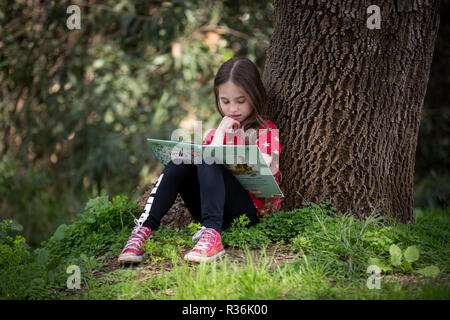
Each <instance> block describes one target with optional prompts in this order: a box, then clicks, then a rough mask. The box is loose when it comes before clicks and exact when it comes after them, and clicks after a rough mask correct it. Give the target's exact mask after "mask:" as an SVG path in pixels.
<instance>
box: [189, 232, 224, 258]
mask: <svg viewBox="0 0 450 320" xmlns="http://www.w3.org/2000/svg"><path fill="white" fill-rule="evenodd" d="M196 239H200V240H198V242H197V244H196V245H195V247H194V248H193V249H192V250H191V251H189V252H188V253H187V254H186V255H185V256H184V260H186V261H188V262H189V261H192V262H203V261H205V262H209V261H212V260H214V259H217V258H218V257H220V256H221V255H223V254H224V253H225V250H224V248H223V245H222V241H220V233H218V232H217V231H216V230H214V229H212V228H206V227H201V228H200V231H198V232H197V233H196V234H194V236H193V237H192V240H193V241H195V240H196Z"/></svg>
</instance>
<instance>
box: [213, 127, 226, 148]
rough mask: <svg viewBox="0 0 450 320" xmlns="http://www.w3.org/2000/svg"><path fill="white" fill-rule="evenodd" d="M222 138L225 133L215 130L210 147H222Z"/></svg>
mask: <svg viewBox="0 0 450 320" xmlns="http://www.w3.org/2000/svg"><path fill="white" fill-rule="evenodd" d="M224 137H225V131H223V130H222V129H217V130H216V131H215V132H214V138H213V140H212V141H211V143H210V145H212V146H221V145H223V139H224Z"/></svg>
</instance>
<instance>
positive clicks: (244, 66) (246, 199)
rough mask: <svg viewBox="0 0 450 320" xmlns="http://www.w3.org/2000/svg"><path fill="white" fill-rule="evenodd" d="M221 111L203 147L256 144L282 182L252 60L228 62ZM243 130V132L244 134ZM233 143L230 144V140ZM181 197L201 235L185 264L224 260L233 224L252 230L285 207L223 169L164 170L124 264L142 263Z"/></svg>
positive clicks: (218, 81) (217, 83) (218, 82)
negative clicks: (225, 233) (243, 222)
mask: <svg viewBox="0 0 450 320" xmlns="http://www.w3.org/2000/svg"><path fill="white" fill-rule="evenodd" d="M214 94H215V101H216V109H217V110H218V112H219V113H220V114H221V115H222V117H223V119H222V121H221V122H220V124H219V127H218V128H217V129H213V130H211V131H210V132H209V133H208V135H207V136H206V138H205V140H204V141H203V144H211V145H223V144H257V145H258V147H259V149H260V150H261V152H262V153H263V155H264V159H265V160H266V162H267V164H268V165H269V167H270V168H271V170H272V173H273V174H274V177H275V180H276V182H277V183H278V184H279V182H278V174H279V171H278V161H277V160H278V159H279V156H280V154H281V150H282V148H281V145H280V143H279V139H278V134H277V132H278V130H277V129H276V126H275V125H274V123H273V122H272V121H270V120H269V119H268V117H267V115H266V99H267V98H266V91H265V89H264V86H263V83H262V81H261V78H260V74H259V72H258V69H257V68H256V66H255V65H254V64H253V62H251V61H250V60H249V59H247V58H243V57H235V58H232V59H230V60H228V61H227V62H225V63H224V64H223V65H222V66H221V67H220V68H219V71H218V72H217V75H216V77H215V79H214ZM238 128H239V129H242V130H244V132H247V131H246V130H247V129H254V131H253V132H256V136H255V135H253V136H252V138H253V139H252V140H251V141H250V139H249V137H248V136H245V138H244V136H242V135H234V136H233V137H232V139H230V138H229V133H230V132H233V129H238ZM242 130H240V131H241V132H242ZM227 138H228V139H227ZM178 193H180V196H181V197H182V198H183V200H184V203H185V204H186V207H187V209H188V211H189V212H190V213H191V215H192V216H193V218H194V220H196V221H200V222H201V224H202V226H201V228H200V230H199V231H198V232H197V233H196V234H195V235H194V236H193V237H192V239H193V240H194V241H195V240H198V241H197V244H196V245H195V247H194V248H193V249H192V250H191V251H190V252H188V253H187V254H186V255H185V257H184V259H185V260H186V261H194V262H202V261H211V260H213V259H216V258H217V257H219V256H221V255H223V254H224V253H225V250H224V248H223V245H222V242H221V232H222V230H223V229H226V228H228V227H230V226H231V224H232V222H233V220H234V219H236V218H238V217H239V216H240V215H242V214H246V215H247V217H248V218H249V219H250V225H253V224H255V223H257V222H258V221H259V218H260V217H262V216H264V215H266V214H268V213H270V212H271V211H274V210H275V211H276V210H278V209H279V208H280V205H281V199H280V198H279V199H276V198H268V199H266V201H265V203H264V202H263V201H262V200H261V198H256V197H255V196H254V195H253V194H252V193H251V192H248V191H246V190H245V189H244V188H243V187H242V185H241V184H240V183H239V181H238V180H237V179H236V178H235V177H234V176H233V175H232V173H231V172H230V171H229V170H227V169H226V168H225V167H224V165H223V164H217V163H212V164H207V163H205V162H204V161H202V163H201V164H184V163H181V164H178V165H176V164H174V163H173V162H172V161H170V162H169V163H168V164H167V165H166V167H165V168H164V170H163V172H162V174H161V175H160V177H159V179H158V181H157V182H156V184H155V186H154V188H153V190H152V192H151V193H150V196H149V198H148V200H147V205H146V206H145V208H144V210H143V212H142V214H141V217H140V218H139V219H138V220H135V223H136V226H135V227H134V229H133V231H132V233H131V236H130V238H129V240H128V242H127V244H126V245H125V248H124V249H123V251H122V253H121V254H120V255H119V262H140V261H142V255H143V254H144V252H145V249H144V248H143V244H144V243H145V242H146V241H147V239H148V237H149V236H150V234H151V231H152V230H155V229H156V228H158V227H159V224H160V221H161V218H162V217H163V215H164V214H165V213H166V212H167V211H168V210H169V209H170V208H171V206H172V204H173V203H174V201H175V199H176V197H177V195H178Z"/></svg>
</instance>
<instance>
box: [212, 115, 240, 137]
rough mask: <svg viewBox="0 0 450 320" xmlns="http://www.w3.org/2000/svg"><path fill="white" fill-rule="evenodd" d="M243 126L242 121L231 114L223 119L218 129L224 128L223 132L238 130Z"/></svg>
mask: <svg viewBox="0 0 450 320" xmlns="http://www.w3.org/2000/svg"><path fill="white" fill-rule="evenodd" d="M240 127H241V123H240V122H239V121H238V120H235V119H233V118H231V117H229V116H225V117H223V119H222V121H221V122H220V124H219V127H218V128H217V129H218V130H222V131H223V132H225V133H226V132H228V131H229V130H230V129H232V130H236V129H238V128H240Z"/></svg>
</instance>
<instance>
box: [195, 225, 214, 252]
mask: <svg viewBox="0 0 450 320" xmlns="http://www.w3.org/2000/svg"><path fill="white" fill-rule="evenodd" d="M199 229H200V230H199V231H197V232H196V233H195V234H194V235H193V236H192V241H196V240H197V244H196V245H195V247H194V248H193V249H192V250H195V249H199V250H201V251H205V250H209V249H210V247H212V246H213V245H214V241H215V240H216V237H215V235H214V233H213V232H212V230H213V229H211V228H206V227H204V226H201V227H199Z"/></svg>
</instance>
